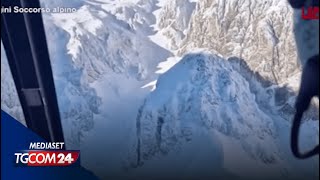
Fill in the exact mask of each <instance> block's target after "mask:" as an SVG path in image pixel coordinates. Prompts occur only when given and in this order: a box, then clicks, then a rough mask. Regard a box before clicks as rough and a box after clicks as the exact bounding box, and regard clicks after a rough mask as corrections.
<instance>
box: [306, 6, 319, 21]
mask: <svg viewBox="0 0 320 180" xmlns="http://www.w3.org/2000/svg"><path fill="white" fill-rule="evenodd" d="M302 19H304V20H319V7H309V8H302Z"/></svg>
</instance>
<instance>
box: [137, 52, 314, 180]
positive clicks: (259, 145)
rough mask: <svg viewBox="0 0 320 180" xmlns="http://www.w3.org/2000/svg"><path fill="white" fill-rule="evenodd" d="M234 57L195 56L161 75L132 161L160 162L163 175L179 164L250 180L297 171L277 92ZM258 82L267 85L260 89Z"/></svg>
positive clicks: (182, 170) (143, 114) (142, 116)
mask: <svg viewBox="0 0 320 180" xmlns="http://www.w3.org/2000/svg"><path fill="white" fill-rule="evenodd" d="M239 62H240V61H239ZM232 63H234V60H233V61H230V62H229V61H226V60H224V59H223V58H221V57H218V56H215V55H210V54H189V55H187V56H185V57H184V58H183V59H182V60H181V61H180V62H179V63H178V64H176V65H175V66H174V67H173V68H171V69H170V70H169V71H168V72H166V73H165V74H163V75H162V76H160V78H159V80H158V83H157V88H156V90H155V91H154V92H152V93H151V94H150V95H149V97H148V98H147V99H146V101H145V103H144V105H143V106H142V107H141V109H140V111H139V115H138V118H137V139H138V140H137V143H136V145H135V147H136V149H135V151H134V153H133V154H136V155H135V156H134V157H136V158H135V159H133V161H135V163H137V165H138V166H141V168H142V169H143V168H144V167H146V168H149V169H152V167H153V168H160V169H163V172H162V173H164V172H169V171H170V169H174V170H175V171H177V172H179V173H177V174H182V177H179V178H183V177H184V176H183V175H185V176H186V177H193V176H192V175H193V174H194V175H195V174H202V175H203V176H204V177H215V176H217V175H220V174H219V173H221V172H224V173H230V174H233V175H235V176H238V177H242V178H245V179H248V178H253V179H254V178H258V177H261V176H262V175H263V176H264V177H265V178H266V179H272V178H281V179H288V178H292V177H293V176H295V175H296V173H295V170H296V169H297V166H296V165H297V164H291V163H292V158H289V157H290V156H288V149H289V148H288V147H286V145H287V144H288V143H287V142H285V141H284V139H286V137H287V134H289V132H290V124H289V123H288V122H287V121H286V120H285V119H284V118H282V117H281V116H280V115H278V114H273V111H276V108H274V107H273V106H271V105H272V99H270V98H268V96H270V95H271V96H274V95H272V94H268V93H267V91H263V90H264V89H263V88H262V87H263V84H261V83H260V82H259V79H258V76H256V75H254V74H251V75H250V74H247V75H246V74H245V73H250V72H245V71H241V68H240V69H236V68H234V66H233V64H232ZM245 76H251V77H252V78H251V79H246V78H245ZM253 86H256V88H257V86H259V87H260V88H261V91H260V92H257V91H253V88H252V87H253ZM257 96H259V97H257ZM263 96H265V99H264V101H263V102H261V99H263V98H262V97H263ZM278 113H279V112H278ZM287 116H290V115H288V114H287ZM310 127H313V125H312V124H311V125H310ZM309 130H314V131H313V133H311V134H316V133H317V132H318V130H317V129H312V128H310V129H309ZM309 133H310V132H308V134H309ZM286 140H287V139H286ZM308 142H309V143H306V144H312V143H316V142H317V138H312V139H308ZM215 155H217V156H215ZM173 157H174V158H173ZM214 157H215V158H214ZM185 158H187V159H188V160H187V161H186V160H185ZM205 158H208V159H205ZM221 158H222V159H221ZM209 159H210V160H209ZM313 163H314V165H315V164H316V161H314V162H313ZM210 165H211V166H210ZM207 166H210V168H211V171H207V169H206V168H207ZM150 167H151V168H150ZM309 167H310V166H309ZM193 168H195V169H193ZM201 168H202V169H201ZM138 169H139V168H138ZM215 169H217V171H215ZM302 171H304V169H302ZM160 174H161V173H160ZM164 174H165V173H164Z"/></svg>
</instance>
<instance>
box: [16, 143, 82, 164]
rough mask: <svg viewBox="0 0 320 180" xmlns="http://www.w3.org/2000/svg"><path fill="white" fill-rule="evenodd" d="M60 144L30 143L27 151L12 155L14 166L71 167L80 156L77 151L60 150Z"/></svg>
mask: <svg viewBox="0 0 320 180" xmlns="http://www.w3.org/2000/svg"><path fill="white" fill-rule="evenodd" d="M63 147H64V143H62V142H58V143H56V142H52V143H50V142H49V143H43V142H34V143H30V146H29V150H24V151H21V152H16V153H14V157H15V164H16V165H18V166H30V167H37V166H38V167H39V166H40V167H44V166H71V165H73V164H75V163H76V162H77V161H78V159H79V156H80V152H79V151H65V150H62V149H63Z"/></svg>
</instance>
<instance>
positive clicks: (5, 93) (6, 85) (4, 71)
mask: <svg viewBox="0 0 320 180" xmlns="http://www.w3.org/2000/svg"><path fill="white" fill-rule="evenodd" d="M1 110H3V111H5V112H7V113H9V114H10V115H11V116H12V117H14V118H16V119H17V120H18V121H19V122H20V123H21V124H23V125H26V122H25V120H24V116H23V113H22V109H21V105H20V101H19V98H18V94H17V89H16V87H15V85H14V82H13V78H12V74H11V72H10V69H9V64H8V60H7V56H6V53H5V51H4V48H3V44H2V41H1Z"/></svg>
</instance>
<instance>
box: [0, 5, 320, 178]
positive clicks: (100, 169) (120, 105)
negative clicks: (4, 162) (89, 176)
mask: <svg viewBox="0 0 320 180" xmlns="http://www.w3.org/2000/svg"><path fill="white" fill-rule="evenodd" d="M42 4H43V6H47V7H51V8H52V7H56V6H59V7H75V8H77V12H76V13H71V14H70V13H69V14H45V15H44V20H45V21H44V23H45V27H46V32H47V38H48V43H49V50H50V54H51V60H52V66H53V71H54V78H55V83H56V90H57V93H58V98H59V99H58V102H59V106H60V110H61V116H62V121H63V122H62V124H63V128H64V132H65V137H66V141H67V145H68V146H69V148H71V149H81V154H82V157H81V158H82V163H83V165H84V166H85V167H86V168H88V169H90V170H92V171H93V172H94V173H96V174H97V175H98V176H99V177H101V178H106V179H110V178H112V177H114V178H115V179H118V177H123V178H126V177H138V176H148V174H146V173H147V172H149V175H150V174H151V175H152V173H154V172H155V171H157V170H158V171H157V173H158V174H163V175H165V174H172V173H174V174H179V173H180V174H184V175H185V176H190V177H192V176H193V177H194V176H196V175H198V174H199V173H202V174H203V176H204V178H205V176H210V177H212V176H215V175H219V174H215V173H216V172H221V173H222V174H223V173H227V174H229V175H230V176H232V177H234V176H236V177H243V178H245V179H246V178H249V177H247V175H249V174H250V173H249V171H250V172H252V171H253V172H256V173H251V175H253V177H252V178H254V177H256V176H255V175H257V176H258V174H257V173H260V172H261V173H262V174H263V173H265V174H270V175H274V176H275V177H276V176H277V177H281V178H282V177H283V178H284V179H286V178H290V177H291V176H294V175H295V174H294V173H292V172H295V171H298V170H300V169H301V172H303V173H304V174H305V175H307V176H308V177H310V178H312V177H313V176H318V174H319V173H318V172H319V171H318V170H316V168H317V167H318V161H316V160H314V159H313V160H310V161H306V162H303V163H302V162H299V161H295V160H294V159H293V158H292V157H291V153H290V149H289V145H288V142H289V128H290V121H291V119H292V116H293V113H294V109H293V105H294V100H295V94H296V91H297V89H298V86H299V76H300V68H299V63H298V61H297V54H296V47H295V40H294V37H293V33H292V31H293V21H292V18H291V17H292V15H293V12H292V10H291V8H290V7H289V5H288V4H287V3H286V0H265V1H260V0H170V1H169V0H72V1H63V0H59V1H56V0H51V1H48V0H43V1H42ZM191 52H199V53H198V54H193V55H192V54H191V55H187V56H186V54H189V53H191ZM204 52H206V53H204ZM1 54H3V53H1ZM218 55H219V56H218ZM220 56H221V57H220ZM222 57H223V58H222ZM181 59H182V60H181ZM4 65H5V62H4V61H3V56H1V69H2V68H3V67H4V69H6V68H7V67H6V66H4ZM3 72H4V73H5V74H8V73H9V71H8V69H7V70H4V71H2V75H3ZM256 72H259V73H256ZM161 74H163V75H161ZM159 75H160V78H159V79H158V77H159ZM2 78H3V76H1V79H2ZM8 81H9V80H8V79H4V80H3V79H2V81H1V89H5V90H6V88H7V89H9V88H10V87H14V86H13V83H11V84H10V83H7V82H8ZM8 87H9V88H8ZM11 92H13V91H4V93H3V92H2V93H1V99H2V100H1V107H5V108H4V109H5V110H6V111H7V112H10V113H11V114H17V115H18V114H21V111H18V110H16V109H15V107H18V106H16V104H17V102H18V100H17V99H13V98H11V97H12V96H11ZM317 112H318V108H317V107H315V108H313V109H312V110H311V111H310V113H309V114H308V116H307V117H306V119H308V120H310V119H312V120H316V119H317V115H318V113H317ZM17 117H19V116H17ZM305 126H306V127H304V128H303V129H304V130H305V131H306V132H305V133H304V136H303V139H307V140H308V141H306V142H304V146H306V148H308V149H309V147H312V146H313V145H314V144H316V143H317V142H316V138H315V137H318V134H319V132H318V124H317V123H314V122H312V121H308V122H307V123H306V125H305ZM200 147H201V148H200ZM233 150H238V151H237V153H239V154H237V153H235V152H234V151H233ZM174 162H176V163H174ZM168 164H169V165H170V164H171V165H172V166H168ZM245 165H248V167H249V168H246V166H245ZM166 166H167V168H166ZM173 167H176V168H173ZM240 167H241V168H240ZM250 167H255V169H254V170H252V169H250ZM299 168H300V169H299ZM160 170H163V171H160ZM175 170H177V171H176V172H173V171H175ZM315 172H316V173H315ZM159 177H161V176H160V175H159ZM270 178H271V177H270Z"/></svg>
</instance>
